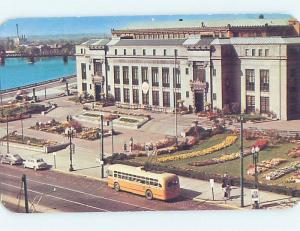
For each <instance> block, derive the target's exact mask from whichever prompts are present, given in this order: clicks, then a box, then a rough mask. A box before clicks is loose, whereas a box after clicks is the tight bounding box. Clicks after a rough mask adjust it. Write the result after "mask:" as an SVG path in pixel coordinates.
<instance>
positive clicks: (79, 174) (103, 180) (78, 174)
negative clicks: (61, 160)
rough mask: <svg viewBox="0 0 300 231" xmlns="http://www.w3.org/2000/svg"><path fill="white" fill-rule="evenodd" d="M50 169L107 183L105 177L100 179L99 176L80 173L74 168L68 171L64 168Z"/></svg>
mask: <svg viewBox="0 0 300 231" xmlns="http://www.w3.org/2000/svg"><path fill="white" fill-rule="evenodd" d="M51 171H54V172H59V173H63V174H68V175H73V176H81V177H85V178H88V179H91V180H98V181H101V182H104V183H107V178H104V179H101V178H97V177H94V176H89V175H85V174H81V173H76V170H75V171H73V172H69V171H65V170H60V169H51Z"/></svg>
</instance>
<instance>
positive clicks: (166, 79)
mask: <svg viewBox="0 0 300 231" xmlns="http://www.w3.org/2000/svg"><path fill="white" fill-rule="evenodd" d="M187 70H188V69H187ZM158 73H159V68H158V67H152V68H151V81H152V86H156V87H158V86H159V82H160V81H159V77H158ZM161 73H162V86H163V87H170V70H169V68H167V67H163V68H162V71H161ZM173 73H175V80H174V82H173V86H174V87H176V88H180V87H181V77H180V69H179V68H176V69H175V71H174V68H173ZM141 74H142V82H149V81H148V67H142V68H141ZM122 76H123V84H129V67H128V66H123V67H122ZM120 78H121V77H120V66H114V83H115V84H120V82H121V79H120ZM132 85H139V78H138V67H136V66H134V67H132Z"/></svg>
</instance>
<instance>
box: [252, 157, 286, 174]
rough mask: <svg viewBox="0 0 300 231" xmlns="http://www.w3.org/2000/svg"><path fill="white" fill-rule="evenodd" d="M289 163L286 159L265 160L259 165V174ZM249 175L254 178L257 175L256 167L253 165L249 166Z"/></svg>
mask: <svg viewBox="0 0 300 231" xmlns="http://www.w3.org/2000/svg"><path fill="white" fill-rule="evenodd" d="M285 162H287V160H286V159H281V158H274V159H271V160H264V161H262V162H260V163H258V164H257V172H258V173H262V172H266V171H268V170H270V169H272V168H274V167H276V166H278V165H280V164H282V163H285ZM247 174H248V175H250V176H254V175H255V166H254V165H253V164H251V165H249V166H248V170H247Z"/></svg>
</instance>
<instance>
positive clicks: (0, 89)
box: [0, 78, 4, 118]
mask: <svg viewBox="0 0 300 231" xmlns="http://www.w3.org/2000/svg"><path fill="white" fill-rule="evenodd" d="M0 103H1V117H2V118H3V117H4V112H3V100H2V83H1V78H0Z"/></svg>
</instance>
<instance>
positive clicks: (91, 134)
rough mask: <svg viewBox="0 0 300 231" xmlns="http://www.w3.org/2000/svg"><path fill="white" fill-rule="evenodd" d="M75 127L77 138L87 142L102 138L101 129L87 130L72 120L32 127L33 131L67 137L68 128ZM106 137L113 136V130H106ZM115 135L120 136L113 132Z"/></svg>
mask: <svg viewBox="0 0 300 231" xmlns="http://www.w3.org/2000/svg"><path fill="white" fill-rule="evenodd" d="M69 127H73V128H74V129H75V131H76V134H75V137H76V138H80V139H86V140H96V139H99V138H100V135H99V133H100V131H101V130H100V129H99V128H87V127H83V126H81V124H80V123H79V122H78V121H75V120H70V121H65V122H58V121H55V120H50V121H48V122H46V123H42V122H37V123H36V125H35V126H32V127H31V129H35V130H39V131H44V132H49V133H55V134H61V135H67V128H69ZM103 133H104V137H106V136H109V135H111V130H109V129H104V130H103ZM113 134H114V135H116V134H118V133H117V132H115V131H113Z"/></svg>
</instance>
